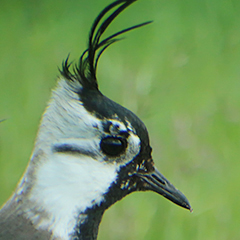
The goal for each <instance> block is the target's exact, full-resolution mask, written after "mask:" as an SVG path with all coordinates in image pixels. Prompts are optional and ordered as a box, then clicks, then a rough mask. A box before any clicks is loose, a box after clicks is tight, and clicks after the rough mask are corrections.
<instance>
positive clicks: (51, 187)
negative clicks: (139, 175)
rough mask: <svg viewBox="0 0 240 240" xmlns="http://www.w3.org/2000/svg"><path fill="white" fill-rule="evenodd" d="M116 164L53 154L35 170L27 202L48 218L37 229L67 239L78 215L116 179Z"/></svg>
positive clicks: (100, 196) (98, 200)
mask: <svg viewBox="0 0 240 240" xmlns="http://www.w3.org/2000/svg"><path fill="white" fill-rule="evenodd" d="M117 168H118V167H117V165H116V164H114V163H111V164H107V163H100V162H98V161H96V160H93V159H91V158H88V157H82V158H79V156H71V155H70V156H67V157H66V155H65V154H61V153H59V154H54V156H53V158H52V159H50V160H46V161H43V164H41V165H40V166H39V167H38V170H37V171H36V184H35V187H34V188H33V189H32V192H31V197H30V199H31V200H32V201H34V202H36V204H37V205H39V206H42V209H43V210H44V211H45V212H46V213H47V214H48V215H49V216H50V217H48V218H45V219H43V220H41V221H40V222H39V224H38V228H43V229H45V228H47V229H48V230H50V231H52V232H53V234H54V236H55V237H61V238H63V239H69V235H70V234H71V233H72V231H73V229H74V227H75V225H76V221H77V217H78V214H79V213H80V212H84V211H85V210H86V209H87V208H88V207H91V206H92V205H93V203H96V204H99V203H100V202H101V201H103V194H104V193H106V192H107V191H108V188H109V186H110V185H111V183H112V182H114V181H115V179H116V175H117V173H116V171H117Z"/></svg>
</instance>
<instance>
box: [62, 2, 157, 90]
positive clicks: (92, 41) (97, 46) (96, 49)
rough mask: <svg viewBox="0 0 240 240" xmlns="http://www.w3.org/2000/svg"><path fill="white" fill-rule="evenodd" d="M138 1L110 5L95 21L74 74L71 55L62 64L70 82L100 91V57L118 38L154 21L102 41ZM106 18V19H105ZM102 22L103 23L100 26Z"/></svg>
mask: <svg viewBox="0 0 240 240" xmlns="http://www.w3.org/2000/svg"><path fill="white" fill-rule="evenodd" d="M135 1H136V0H117V1H115V2H113V3H111V4H109V5H108V6H107V7H106V8H104V9H103V10H102V11H101V12H100V14H99V15H98V16H97V18H96V19H95V20H94V22H93V25H92V28H91V31H90V34H89V39H88V48H87V49H86V50H85V51H84V52H83V54H82V55H81V57H80V59H79V62H78V64H76V65H75V66H74V67H73V73H72V72H71V71H70V66H71V64H72V63H69V55H68V57H67V59H66V60H65V61H64V62H63V64H62V70H60V73H61V74H62V75H63V76H64V77H65V78H66V79H68V80H70V81H73V80H77V81H79V82H80V83H81V85H82V86H83V87H85V88H88V89H96V90H98V84H97V78H96V71H97V64H98V60H99V58H100V56H101V55H102V53H103V52H104V50H106V48H108V47H109V46H110V45H111V44H113V43H114V42H117V41H119V40H120V39H119V38H117V37H118V36H119V35H121V34H123V33H125V32H128V31H130V30H133V29H136V28H139V27H141V26H144V25H146V24H149V23H151V22H152V21H148V22H144V23H141V24H138V25H134V26H132V27H129V28H126V29H123V30H121V31H119V32H116V33H115V34H112V35H110V36H109V37H107V38H105V39H103V40H101V37H102V35H103V33H104V32H105V30H106V29H107V28H108V26H109V25H110V24H111V22H112V21H113V20H114V19H115V18H116V17H117V16H118V15H119V14H120V13H121V12H122V11H123V10H124V9H126V8H127V7H128V6H129V5H130V4H132V3H133V2H135ZM115 7H117V9H116V10H115V11H113V12H112V13H111V14H110V15H109V16H107V17H106V14H108V13H109V11H111V10H112V9H113V8H115ZM104 17H106V18H105V19H104ZM100 21H102V23H101V24H100Z"/></svg>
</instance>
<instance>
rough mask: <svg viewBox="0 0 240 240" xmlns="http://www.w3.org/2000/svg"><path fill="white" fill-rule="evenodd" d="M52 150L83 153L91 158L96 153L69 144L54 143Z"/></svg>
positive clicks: (94, 156)
mask: <svg viewBox="0 0 240 240" xmlns="http://www.w3.org/2000/svg"><path fill="white" fill-rule="evenodd" d="M53 152H56V153H65V154H72V155H73V154H77V155H85V156H89V157H92V158H96V156H97V154H96V153H94V152H91V151H88V150H86V149H83V148H81V147H79V146H74V145H69V144H61V145H57V144H56V145H54V146H53Z"/></svg>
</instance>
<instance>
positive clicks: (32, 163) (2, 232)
mask: <svg viewBox="0 0 240 240" xmlns="http://www.w3.org/2000/svg"><path fill="white" fill-rule="evenodd" d="M135 1H136V0H116V1H114V2H112V3H110V4H109V5H108V6H107V7H105V8H104V9H103V10H102V11H101V12H100V13H99V15H98V16H97V17H96V19H95V20H94V22H93V24H92V27H91V29H90V33H89V38H88V45H87V49H86V50H85V51H84V52H83V53H82V55H81V57H80V58H79V61H78V63H76V64H73V63H72V62H70V61H69V55H68V56H67V58H66V60H64V61H63V63H62V67H61V69H59V71H60V77H59V79H58V82H57V86H56V88H55V89H54V90H53V91H52V95H51V98H50V101H49V103H48V105H47V107H46V110H45V111H44V113H43V115H42V119H41V122H40V126H39V130H38V133H37V137H36V141H35V145H34V148H33V151H32V155H31V157H30V160H29V163H28V166H27V168H26V170H25V173H24V174H23V176H22V178H21V179H20V181H19V183H18V185H17V187H16V190H15V191H14V192H13V194H12V196H11V197H10V198H9V199H8V200H7V202H6V203H5V204H4V205H3V206H2V208H1V210H0V240H13V239H18V240H30V239H31V240H35V239H36V240H37V239H39V240H47V239H49V240H50V239H51V240H53V239H54V240H95V239H97V235H98V229H99V224H100V222H101V219H102V216H103V214H104V212H105V210H107V209H108V208H109V207H110V206H111V205H113V204H114V203H115V202H117V201H119V200H121V199H122V198H123V197H125V196H127V195H128V194H130V193H132V192H136V191H153V192H156V193H158V194H160V195H162V196H163V197H165V198H167V199H168V200H170V201H172V202H173V203H175V204H177V205H179V206H181V207H183V208H185V209H188V210H190V211H192V208H191V205H190V203H189V201H188V199H187V198H186V197H185V195H184V194H183V193H182V192H180V191H179V190H178V189H177V188H175V187H174V186H173V185H172V184H171V183H170V182H169V181H168V180H167V179H166V178H165V177H164V176H163V175H162V174H161V173H160V172H159V171H158V170H157V168H156V166H155V165H154V162H153V158H152V148H151V146H150V142H149V135H148V131H147V128H146V126H145V125H144V123H143V122H142V121H141V120H140V119H139V118H138V117H137V116H136V115H135V114H134V113H133V112H131V111H130V110H128V109H127V108H125V107H123V106H121V105H119V104H118V103H116V102H114V101H112V100H111V99H109V98H107V97H106V96H105V95H103V94H102V93H101V91H100V90H99V86H98V81H97V76H96V75H97V74H96V72H97V64H98V60H99V58H100V56H101V55H102V53H103V52H104V51H105V50H106V49H107V48H108V47H109V46H110V45H112V44H113V43H115V42H117V41H119V40H121V38H119V36H120V35H122V34H123V33H126V32H128V31H131V30H133V29H136V28H139V27H142V26H145V25H147V24H149V23H151V21H148V22H144V23H141V24H138V25H134V26H132V27H129V28H126V29H123V30H121V31H118V32H116V33H114V34H112V35H110V36H108V37H106V38H103V34H104V33H105V30H106V29H107V28H108V27H109V25H110V24H111V23H112V21H113V20H114V19H115V18H116V17H117V16H118V15H119V14H120V13H121V12H122V11H123V10H125V9H126V8H127V7H128V6H130V5H131V4H132V3H133V2H135Z"/></svg>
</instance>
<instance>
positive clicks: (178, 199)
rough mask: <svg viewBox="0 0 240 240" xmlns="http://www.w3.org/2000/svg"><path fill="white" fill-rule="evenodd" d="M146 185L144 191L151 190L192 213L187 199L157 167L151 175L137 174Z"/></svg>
mask: <svg viewBox="0 0 240 240" xmlns="http://www.w3.org/2000/svg"><path fill="white" fill-rule="evenodd" d="M137 175H138V176H139V177H140V179H141V180H142V181H143V183H144V187H143V188H144V189H143V190H151V191H154V192H156V193H158V194H161V195H162V196H164V197H165V198H167V199H169V200H170V201H172V202H174V203H176V204H177V205H179V206H181V207H183V208H186V209H189V210H190V212H192V208H191V206H190V203H189V201H188V200H187V198H186V197H185V196H184V195H183V194H182V193H181V192H180V191H179V190H178V189H176V188H175V187H174V186H173V185H172V184H171V183H170V182H169V181H168V180H167V179H166V178H165V177H164V176H163V175H162V174H161V173H160V172H159V171H158V170H157V169H156V168H155V167H154V170H153V171H151V172H150V173H138V174H137Z"/></svg>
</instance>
